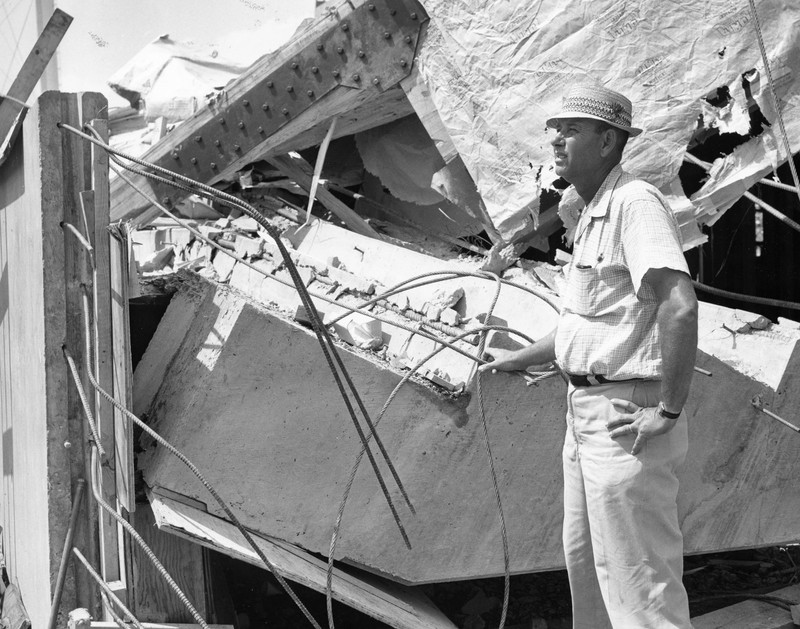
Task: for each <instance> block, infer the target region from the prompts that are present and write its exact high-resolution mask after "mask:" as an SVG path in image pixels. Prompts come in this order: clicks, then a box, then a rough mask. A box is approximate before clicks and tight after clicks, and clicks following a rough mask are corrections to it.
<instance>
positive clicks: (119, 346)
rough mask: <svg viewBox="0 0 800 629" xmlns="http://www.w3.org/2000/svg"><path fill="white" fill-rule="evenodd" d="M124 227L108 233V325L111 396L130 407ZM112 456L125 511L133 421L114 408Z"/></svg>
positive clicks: (131, 505)
mask: <svg viewBox="0 0 800 629" xmlns="http://www.w3.org/2000/svg"><path fill="white" fill-rule="evenodd" d="M128 239H129V236H128V230H127V228H122V229H116V230H114V232H113V233H112V234H111V236H110V240H109V243H110V264H111V327H112V336H113V348H112V361H113V375H114V390H113V395H114V397H115V398H116V399H117V400H119V401H120V402H122V404H124V405H125V408H127V409H130V408H131V405H132V404H133V367H132V366H131V347H130V320H129V312H128V293H129V290H128V289H129V277H128V273H129V264H130V262H129V260H128V249H129V243H128ZM114 458H115V460H116V462H117V464H116V482H117V499H118V500H119V502H120V504H121V505H122V506H123V507H124V508H125V509H126V510H127V511H128V512H129V513H132V512H133V511H135V510H136V496H135V490H134V469H133V423H132V422H131V421H130V420H129V419H128V418H127V417H125V415H124V413H122V411H120V410H119V409H117V408H116V407H115V408H114Z"/></svg>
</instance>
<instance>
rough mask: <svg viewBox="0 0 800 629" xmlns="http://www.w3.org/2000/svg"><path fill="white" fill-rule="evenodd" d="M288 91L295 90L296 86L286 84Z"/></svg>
mask: <svg viewBox="0 0 800 629" xmlns="http://www.w3.org/2000/svg"><path fill="white" fill-rule="evenodd" d="M286 91H287V92H294V87H292V86H291V85H287V86H286Z"/></svg>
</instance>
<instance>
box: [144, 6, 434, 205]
mask: <svg viewBox="0 0 800 629" xmlns="http://www.w3.org/2000/svg"><path fill="white" fill-rule="evenodd" d="M427 19H428V18H427V14H426V13H425V12H424V9H423V8H422V5H420V4H419V2H417V1H416V0H373V1H370V2H368V3H365V4H363V5H361V6H360V7H358V8H357V9H355V10H354V11H352V12H351V13H349V14H348V15H347V16H346V17H344V18H342V19H339V20H337V21H336V22H335V25H334V24H332V27H331V28H330V29H328V30H327V31H326V32H325V33H323V34H322V35H321V36H320V37H318V38H317V39H315V40H313V41H311V42H310V43H309V45H308V46H307V47H306V48H305V49H304V50H302V51H301V52H300V53H299V54H297V55H295V56H294V57H292V58H291V59H289V60H287V61H286V63H284V64H283V65H282V66H279V67H277V68H275V70H274V71H272V72H271V73H270V74H269V75H265V76H264V77H263V80H261V81H259V82H258V83H257V84H256V85H254V86H253V87H252V88H251V89H250V90H249V91H248V92H247V93H246V94H244V95H243V96H242V97H241V98H238V99H237V100H235V101H231V102H229V103H226V104H225V105H224V106H219V105H217V106H216V107H217V113H216V115H215V116H214V118H213V119H212V121H211V122H209V123H207V124H205V125H203V127H201V128H199V129H197V130H196V132H195V133H194V134H193V135H192V137H191V138H189V139H188V140H187V141H184V142H183V143H182V144H181V145H180V146H177V147H175V149H174V150H173V151H172V152H171V154H170V155H167V156H166V157H164V158H162V159H161V160H159V164H160V165H161V166H163V167H165V168H168V169H170V170H172V171H175V172H178V173H181V174H183V175H186V176H188V177H191V178H193V179H196V180H198V181H201V182H207V181H211V180H213V179H214V178H216V177H218V176H219V174H220V173H221V172H223V171H225V170H226V168H227V167H228V165H229V164H230V163H231V162H234V161H236V160H237V159H239V158H241V157H242V155H244V154H246V153H247V152H248V151H250V150H252V149H253V148H255V147H257V146H258V145H259V144H261V143H262V142H264V141H265V140H266V139H267V138H268V137H269V136H271V135H272V134H273V133H275V132H276V131H277V130H278V129H280V128H281V127H282V126H284V125H286V124H288V123H289V122H290V121H291V120H292V119H294V118H296V117H297V116H298V115H299V114H301V113H302V112H304V111H305V110H307V109H308V108H310V107H313V106H314V104H315V103H316V102H317V101H319V100H320V99H321V98H323V97H324V96H325V94H327V93H328V92H330V91H331V90H333V89H335V88H337V87H339V86H347V87H350V88H354V89H361V90H375V91H379V92H380V91H383V90H386V89H388V88H390V87H392V86H394V85H396V84H397V83H398V82H399V81H400V80H401V79H402V78H404V77H405V76H407V75H408V74H409V72H410V70H411V65H412V63H413V59H414V55H415V52H416V48H417V43H418V41H419V37H420V31H421V26H422V24H423V23H424V22H425V21H426V20H427ZM162 194H163V195H165V196H166V197H167V198H171V199H176V198H178V197H182V196H184V193H182V192H180V191H177V190H166V189H165V190H163V191H162Z"/></svg>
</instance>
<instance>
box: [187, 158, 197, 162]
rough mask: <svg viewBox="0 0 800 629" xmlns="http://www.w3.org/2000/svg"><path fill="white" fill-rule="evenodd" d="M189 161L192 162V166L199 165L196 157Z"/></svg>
mask: <svg viewBox="0 0 800 629" xmlns="http://www.w3.org/2000/svg"><path fill="white" fill-rule="evenodd" d="M189 161H190V162H192V164H196V163H197V158H196V157H193V158H192V159H190V160H189Z"/></svg>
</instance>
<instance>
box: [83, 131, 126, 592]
mask: <svg viewBox="0 0 800 629" xmlns="http://www.w3.org/2000/svg"><path fill="white" fill-rule="evenodd" d="M91 125H92V126H93V127H94V129H95V131H97V133H98V134H99V135H100V137H101V138H102V140H103V141H107V140H108V124H107V122H106V121H104V120H92V121H91ZM90 150H91V159H92V193H93V197H94V205H93V207H92V208H91V211H92V213H93V216H92V218H91V220H90V222H89V224H90V225H91V226H92V242H93V247H94V262H95V269H94V277H93V287H94V290H93V301H92V303H93V305H94V312H93V322H94V339H93V345H94V374H95V378H96V379H97V382H98V383H99V384H100V386H101V387H102V388H103V389H104V390H105V391H108V392H112V391H113V390H114V363H113V333H112V322H111V260H110V250H109V233H108V220H109V217H108V203H109V196H108V156H107V154H106V152H105V151H104V150H102V149H101V148H99V147H97V146H96V145H94V144H92V145H91V148H90ZM94 397H95V418H96V420H97V429H98V432H99V433H100V441H101V443H102V445H103V448H104V450H105V452H106V456H107V458H108V462H109V465H108V466H104V467H103V471H102V476H103V488H102V495H103V498H104V499H105V501H106V502H107V503H108V504H109V505H111V506H112V507H115V508H116V506H117V488H116V485H117V482H116V472H115V466H116V458H115V451H116V442H115V437H114V408H113V406H112V404H111V403H110V402H109V401H108V400H106V399H105V397H103V396H102V395H101V394H100V393H99V392H97V391H95V396H94ZM98 517H99V518H100V522H101V526H100V531H99V533H100V574H101V575H102V576H103V578H104V579H105V581H106V582H114V581H121V582H124V581H125V574H124V567H123V566H122V565H121V562H120V556H119V541H120V539H121V538H119V536H118V534H117V527H118V523H117V521H116V520H115V519H113V518H112V517H111V516H110V515H109V514H108V513H106V512H105V511H104V510H102V509H100V507H99V506H98Z"/></svg>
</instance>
